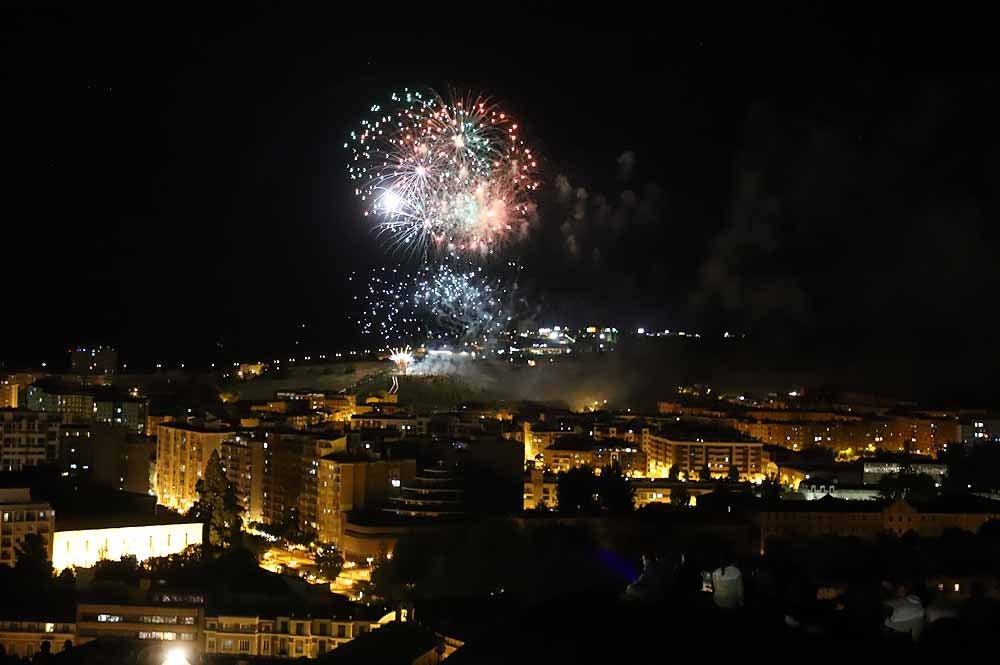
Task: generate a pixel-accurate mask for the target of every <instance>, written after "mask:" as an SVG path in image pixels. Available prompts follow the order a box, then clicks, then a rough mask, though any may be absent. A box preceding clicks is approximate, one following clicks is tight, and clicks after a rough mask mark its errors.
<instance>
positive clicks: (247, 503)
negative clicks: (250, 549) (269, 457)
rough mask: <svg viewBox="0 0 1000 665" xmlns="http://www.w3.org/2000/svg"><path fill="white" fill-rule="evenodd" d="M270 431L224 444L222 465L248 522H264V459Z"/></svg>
mask: <svg viewBox="0 0 1000 665" xmlns="http://www.w3.org/2000/svg"><path fill="white" fill-rule="evenodd" d="M268 434H269V433H268V432H262V431H261V432H248V433H241V434H237V435H236V436H234V437H232V438H229V439H227V440H226V441H224V442H223V443H222V449H221V451H222V452H221V455H222V464H223V466H225V468H226V477H227V478H228V479H229V482H231V483H232V484H233V487H234V488H235V490H236V497H237V498H238V499H239V501H240V505H241V506H243V510H245V511H246V513H245V518H246V520H247V521H248V522H263V521H264V456H265V454H266V451H267V445H268V442H267V438H268V436H267V435H268Z"/></svg>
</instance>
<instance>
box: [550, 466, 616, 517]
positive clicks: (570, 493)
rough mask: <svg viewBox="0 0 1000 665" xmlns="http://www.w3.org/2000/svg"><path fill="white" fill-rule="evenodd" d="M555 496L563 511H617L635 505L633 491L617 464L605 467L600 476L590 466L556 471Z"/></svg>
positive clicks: (560, 509)
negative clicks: (557, 479)
mask: <svg viewBox="0 0 1000 665" xmlns="http://www.w3.org/2000/svg"><path fill="white" fill-rule="evenodd" d="M556 497H557V499H558V503H559V511H560V512H563V513H594V512H600V511H603V512H611V513H620V512H628V511H630V510H632V509H633V507H634V506H635V491H634V490H633V489H632V484H631V483H630V482H629V480H628V478H627V477H626V476H625V474H624V473H622V470H621V467H619V466H618V465H617V464H614V465H611V466H607V467H604V468H603V469H602V470H601V474H600V475H597V474H595V473H594V470H593V469H592V468H591V467H589V466H581V467H578V468H575V469H570V470H569V471H566V472H564V473H561V474H559V484H558V485H557V486H556Z"/></svg>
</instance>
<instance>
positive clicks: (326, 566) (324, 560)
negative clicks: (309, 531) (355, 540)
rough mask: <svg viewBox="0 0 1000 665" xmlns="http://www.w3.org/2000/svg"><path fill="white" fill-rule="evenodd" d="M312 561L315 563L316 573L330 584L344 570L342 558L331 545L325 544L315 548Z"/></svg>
mask: <svg viewBox="0 0 1000 665" xmlns="http://www.w3.org/2000/svg"><path fill="white" fill-rule="evenodd" d="M313 560H314V561H315V563H316V571H317V572H318V573H319V574H320V575H321V576H323V577H325V578H326V579H327V580H328V581H330V582H332V581H333V580H335V579H336V578H337V575H340V571H341V570H343V568H344V557H342V556H340V552H338V551H337V548H336V547H334V546H333V545H329V544H325V545H321V546H320V547H318V548H316V552H315V553H314V554H313Z"/></svg>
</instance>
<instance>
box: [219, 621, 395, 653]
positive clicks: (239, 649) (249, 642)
mask: <svg viewBox="0 0 1000 665" xmlns="http://www.w3.org/2000/svg"><path fill="white" fill-rule="evenodd" d="M378 627H379V624H378V623H377V622H372V621H352V620H341V619H322V618H311V617H292V616H278V617H258V616H242V615H218V616H209V617H206V618H205V637H204V649H205V653H206V654H232V655H244V656H270V657H279V658H281V657H284V658H318V657H320V656H322V655H323V654H326V653H328V652H330V651H333V650H334V649H336V648H337V647H338V646H340V645H342V644H346V643H347V642H350V641H351V640H352V639H354V638H355V637H357V636H359V635H363V634H365V633H368V632H371V631H372V630H375V629H377V628H378Z"/></svg>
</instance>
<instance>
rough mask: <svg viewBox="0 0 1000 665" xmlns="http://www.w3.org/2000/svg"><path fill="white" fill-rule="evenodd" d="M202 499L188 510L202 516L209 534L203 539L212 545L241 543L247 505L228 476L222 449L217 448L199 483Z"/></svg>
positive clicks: (198, 489) (218, 546) (193, 515)
mask: <svg viewBox="0 0 1000 665" xmlns="http://www.w3.org/2000/svg"><path fill="white" fill-rule="evenodd" d="M196 489H197V491H198V501H196V502H195V504H194V505H193V506H192V507H191V510H190V511H189V512H188V514H189V515H191V516H192V517H196V518H198V519H200V520H202V521H203V522H204V524H205V526H204V531H205V532H206V535H207V536H208V537H207V538H203V539H202V542H203V543H205V544H206V545H208V547H210V548H223V549H224V548H228V547H232V546H233V544H236V543H239V535H240V530H241V527H242V526H243V519H242V516H241V515H242V513H243V508H242V507H241V506H240V503H239V501H238V500H237V498H236V490H235V489H234V488H233V485H232V483H230V482H229V480H228V479H227V478H226V471H225V469H224V468H223V466H222V459H221V458H220V457H219V452H218V451H217V450H213V451H212V454H211V456H210V457H209V458H208V465H207V466H206V467H205V476H204V477H203V478H202V479H201V480H199V481H198V484H197V485H196Z"/></svg>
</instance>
